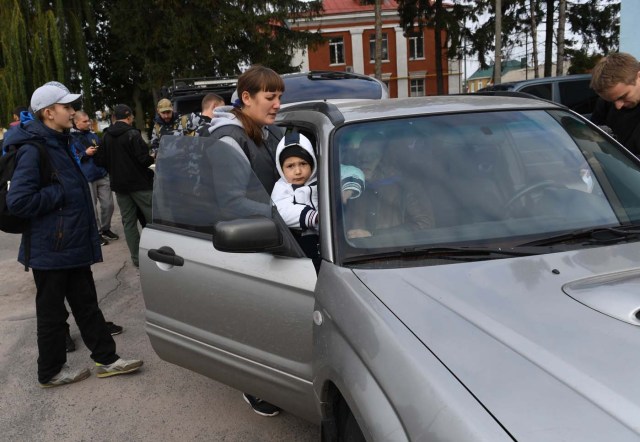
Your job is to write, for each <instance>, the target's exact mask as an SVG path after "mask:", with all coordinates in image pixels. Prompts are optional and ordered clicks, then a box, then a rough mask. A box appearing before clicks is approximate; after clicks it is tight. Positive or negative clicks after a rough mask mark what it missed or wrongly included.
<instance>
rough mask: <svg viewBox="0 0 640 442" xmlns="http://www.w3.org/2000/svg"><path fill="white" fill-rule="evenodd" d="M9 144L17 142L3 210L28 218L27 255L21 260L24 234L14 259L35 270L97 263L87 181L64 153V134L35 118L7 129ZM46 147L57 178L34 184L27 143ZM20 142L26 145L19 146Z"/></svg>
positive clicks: (35, 168)
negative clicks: (5, 205)
mask: <svg viewBox="0 0 640 442" xmlns="http://www.w3.org/2000/svg"><path fill="white" fill-rule="evenodd" d="M11 132H12V133H11V137H10V139H9V140H7V141H8V143H10V144H23V146H22V147H21V148H20V150H19V151H18V155H17V164H16V169H15V172H14V173H13V177H12V180H11V186H10V188H9V192H8V194H7V208H8V209H9V210H10V211H11V212H12V213H13V214H15V215H17V216H20V217H23V218H29V219H30V220H31V241H30V242H31V256H30V259H29V262H28V263H25V253H24V252H25V250H24V248H25V235H23V236H22V242H21V243H20V252H19V254H18V261H20V262H21V263H22V264H25V265H28V266H29V267H31V268H34V269H38V270H56V269H69V268H77V267H87V266H90V265H91V264H94V263H96V262H101V261H102V251H101V250H100V241H99V238H98V228H97V226H96V218H95V213H94V209H93V204H92V201H91V195H90V192H89V186H88V185H87V179H86V178H85V176H84V175H83V173H82V171H81V170H80V167H79V166H78V164H77V163H76V162H75V161H74V159H73V158H72V156H71V153H70V151H69V141H70V136H69V135H68V134H64V133H60V132H56V131H54V130H52V129H49V128H48V127H46V126H45V125H44V124H42V123H41V122H40V121H38V120H34V121H29V122H27V123H22V124H20V127H18V128H16V129H14V130H12V131H11ZM33 140H39V141H40V142H42V143H44V144H45V145H46V147H47V149H48V154H49V161H50V164H51V166H52V168H53V170H55V175H56V176H57V180H54V182H53V183H52V184H50V185H47V186H45V187H42V186H41V183H40V169H39V164H40V153H39V150H38V148H37V147H36V146H34V145H32V144H28V143H29V141H33ZM25 143H26V144H25Z"/></svg>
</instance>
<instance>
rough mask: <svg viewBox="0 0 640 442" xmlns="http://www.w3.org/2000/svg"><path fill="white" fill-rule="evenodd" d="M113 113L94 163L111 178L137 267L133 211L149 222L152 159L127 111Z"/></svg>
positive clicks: (125, 108) (119, 108) (119, 109)
mask: <svg viewBox="0 0 640 442" xmlns="http://www.w3.org/2000/svg"><path fill="white" fill-rule="evenodd" d="M114 114H115V118H116V122H115V123H114V124H113V125H111V126H109V127H108V128H107V129H106V130H105V132H104V137H103V139H102V147H101V148H100V150H99V151H98V158H97V162H98V164H99V165H101V166H103V167H104V168H105V169H107V172H109V176H110V177H111V189H112V190H113V191H114V192H115V193H116V200H117V201H118V207H120V215H121V216H122V224H123V226H124V237H125V239H126V241H127V246H128V247H129V253H130V254H131V261H133V265H135V266H136V267H138V264H139V263H138V246H139V244H140V232H139V231H138V217H137V212H138V211H141V212H142V214H143V215H144V218H145V220H147V221H151V194H152V191H153V172H152V171H151V169H149V166H151V165H152V164H153V163H154V156H153V155H152V154H150V153H149V147H148V146H147V144H146V143H145V142H144V140H143V139H142V136H141V135H140V131H139V130H138V129H136V128H135V127H133V125H132V124H133V112H132V111H131V108H130V107H129V106H127V105H125V104H118V105H117V106H115V108H114Z"/></svg>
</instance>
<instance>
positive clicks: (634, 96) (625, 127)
mask: <svg viewBox="0 0 640 442" xmlns="http://www.w3.org/2000/svg"><path fill="white" fill-rule="evenodd" d="M591 88H592V89H593V90H594V91H596V93H597V94H598V95H599V96H600V99H599V100H598V102H597V103H596V107H595V109H594V111H593V114H591V121H593V122H594V123H595V124H598V125H605V126H608V127H610V128H611V130H612V131H613V134H614V136H615V137H616V139H617V140H618V141H619V142H620V143H621V144H622V145H624V146H625V147H626V148H627V149H629V150H630V151H631V152H632V153H633V154H635V155H636V156H640V124H639V123H640V106H639V104H640V62H638V60H636V58H635V57H633V56H632V55H630V54H626V53H624V52H619V53H615V54H611V55H609V56H607V57H605V58H603V59H602V60H600V61H599V62H598V64H597V65H596V66H595V67H594V68H593V72H592V77H591Z"/></svg>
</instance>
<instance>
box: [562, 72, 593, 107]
mask: <svg viewBox="0 0 640 442" xmlns="http://www.w3.org/2000/svg"><path fill="white" fill-rule="evenodd" d="M589 83H590V80H588V79H585V80H575V81H560V82H558V88H559V89H560V103H562V104H564V105H565V106H567V107H568V108H569V109H571V110H573V111H575V112H578V113H579V114H583V115H590V114H591V113H592V112H593V108H594V107H595V105H596V101H598V95H597V94H596V92H595V91H594V90H593V89H591V87H590V86H589Z"/></svg>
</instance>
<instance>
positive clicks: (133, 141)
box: [129, 129, 155, 167]
mask: <svg viewBox="0 0 640 442" xmlns="http://www.w3.org/2000/svg"><path fill="white" fill-rule="evenodd" d="M129 142H130V146H131V149H132V153H133V157H134V158H135V159H136V160H137V161H138V162H139V163H140V164H141V165H142V166H144V167H149V166H151V165H152V164H153V162H154V161H155V160H154V158H153V157H152V156H151V155H150V154H149V147H148V146H147V143H145V142H144V140H143V139H142V135H140V132H138V131H137V130H135V129H133V130H130V131H129Z"/></svg>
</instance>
